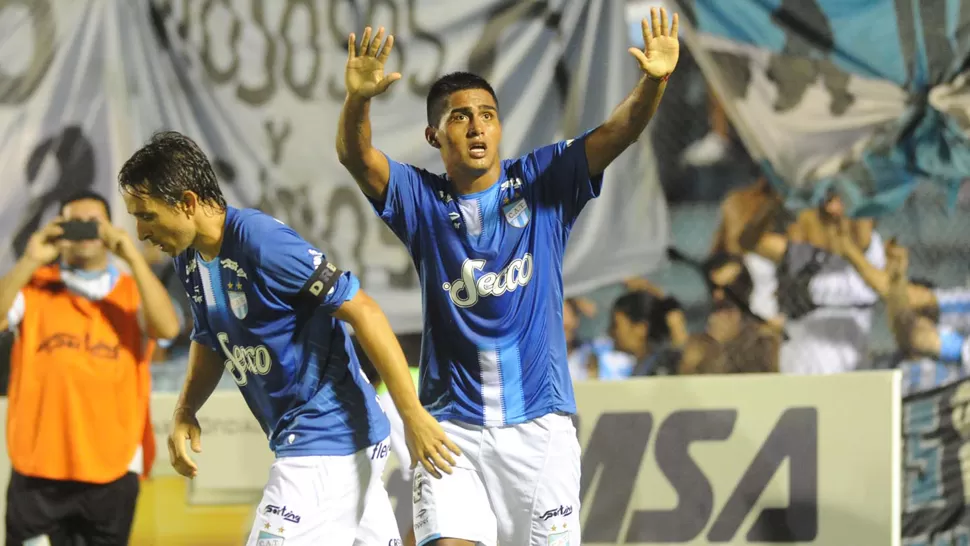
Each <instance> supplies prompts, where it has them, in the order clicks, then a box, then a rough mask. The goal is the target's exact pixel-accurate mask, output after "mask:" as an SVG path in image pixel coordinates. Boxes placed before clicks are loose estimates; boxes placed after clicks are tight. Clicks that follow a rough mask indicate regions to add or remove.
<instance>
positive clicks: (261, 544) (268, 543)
mask: <svg viewBox="0 0 970 546" xmlns="http://www.w3.org/2000/svg"><path fill="white" fill-rule="evenodd" d="M256 546H283V537H281V536H279V535H274V534H273V533H267V532H266V531H260V532H259V536H257V537H256Z"/></svg>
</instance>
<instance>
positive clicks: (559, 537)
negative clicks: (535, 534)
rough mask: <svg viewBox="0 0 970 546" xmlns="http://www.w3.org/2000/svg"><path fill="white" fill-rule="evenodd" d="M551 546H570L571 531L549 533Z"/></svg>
mask: <svg viewBox="0 0 970 546" xmlns="http://www.w3.org/2000/svg"><path fill="white" fill-rule="evenodd" d="M548 544H549V546H569V531H563V532H561V533H553V534H551V535H549V542H548Z"/></svg>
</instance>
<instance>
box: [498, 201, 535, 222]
mask: <svg viewBox="0 0 970 546" xmlns="http://www.w3.org/2000/svg"><path fill="white" fill-rule="evenodd" d="M502 213H503V214H504V215H505V221H506V222H508V223H509V225H511V226H512V227H516V228H520V229H521V228H524V227H525V226H527V225H529V219H530V218H531V217H532V213H531V211H529V204H528V203H526V202H525V198H524V197H521V196H519V195H518V194H516V195H515V196H514V197H513V198H512V199H509V198H505V199H504V200H503V202H502Z"/></svg>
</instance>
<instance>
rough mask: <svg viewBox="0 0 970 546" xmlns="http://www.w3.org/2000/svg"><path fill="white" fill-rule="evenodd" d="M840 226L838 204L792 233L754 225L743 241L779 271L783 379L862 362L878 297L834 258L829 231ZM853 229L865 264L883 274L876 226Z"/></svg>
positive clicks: (804, 218)
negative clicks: (783, 326) (783, 320)
mask: <svg viewBox="0 0 970 546" xmlns="http://www.w3.org/2000/svg"><path fill="white" fill-rule="evenodd" d="M778 206H780V203H779V205H778ZM841 218H844V207H843V205H842V202H841V200H840V199H839V198H838V197H833V198H831V199H829V200H827V201H826V202H825V203H824V205H822V206H821V207H820V208H819V209H818V210H808V211H803V212H802V213H801V214H800V215H799V219H798V222H797V223H796V224H795V225H794V226H792V228H791V229H790V230H788V232H787V233H784V234H781V233H772V232H768V231H766V230H764V229H763V227H764V226H758V225H754V224H752V225H751V226H749V228H748V230H747V231H748V233H746V234H744V235H743V236H742V238H741V240H742V246H743V247H744V250H745V251H752V250H753V251H754V252H756V253H758V254H760V255H761V256H763V257H765V258H767V259H769V260H770V261H771V262H772V263H775V264H777V265H778V266H779V274H778V281H779V286H778V290H777V295H778V298H779V302H778V303H779V310H780V313H781V314H783V315H785V316H786V317H787V318H788V320H787V324H786V329H787V332H788V334H789V340H788V341H786V342H785V343H784V344H783V345H782V348H781V359H780V369H781V371H782V372H784V373H796V374H823V373H838V372H847V371H853V370H855V369H857V368H858V367H859V365H860V364H862V363H863V362H865V359H866V356H867V352H868V346H869V334H870V332H871V330H872V307H873V305H875V304H876V303H877V302H878V301H879V296H878V294H876V293H875V292H874V291H873V290H872V289H871V288H869V286H868V285H867V284H866V283H865V281H864V280H862V278H861V277H860V276H859V273H858V272H857V271H856V269H855V268H854V267H852V265H851V264H850V263H848V262H847V261H846V260H845V259H843V258H841V257H839V256H837V255H836V254H835V253H834V251H833V243H834V242H833V241H832V240H830V239H829V237H828V235H827V233H828V231H827V228H826V226H829V225H831V224H832V223H833V222H837V221H840V219H841ZM849 225H850V226H851V229H850V231H851V232H852V234H853V238H854V240H855V241H856V244H857V245H858V246H859V247H860V248H864V249H866V250H865V258H866V260H867V261H868V262H869V263H871V264H872V265H873V266H875V267H877V268H882V267H883V266H884V265H885V253H884V250H883V245H882V240H881V238H880V237H879V234H878V232H876V231H875V229H874V224H873V222H872V220H867V219H862V220H851V221H849Z"/></svg>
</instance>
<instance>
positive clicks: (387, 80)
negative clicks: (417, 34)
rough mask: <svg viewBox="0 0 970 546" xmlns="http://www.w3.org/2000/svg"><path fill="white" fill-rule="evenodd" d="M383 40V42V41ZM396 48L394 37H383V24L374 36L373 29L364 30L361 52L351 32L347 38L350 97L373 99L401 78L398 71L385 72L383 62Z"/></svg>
mask: <svg viewBox="0 0 970 546" xmlns="http://www.w3.org/2000/svg"><path fill="white" fill-rule="evenodd" d="M382 42H383V43H382ZM393 47H394V36H391V35H388V36H387V40H386V41H385V40H384V27H380V28H378V29H377V34H376V35H374V38H373V40H372V39H371V28H370V27H367V28H365V29H364V36H363V39H362V40H361V44H360V51H359V52H358V51H357V37H356V36H355V35H354V34H351V35H350V37H349V39H348V40H347V70H346V72H345V73H344V83H345V84H346V86H347V94H348V95H350V96H351V97H356V98H362V99H370V98H373V97H376V96H377V95H380V94H381V93H383V92H385V91H387V88H388V87H390V86H391V84H392V83H394V82H396V81H397V80H399V79H401V74H400V73H399V72H394V73H391V74H384V63H386V62H387V57H388V56H389V55H390V54H391V49H392V48H393Z"/></svg>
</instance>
